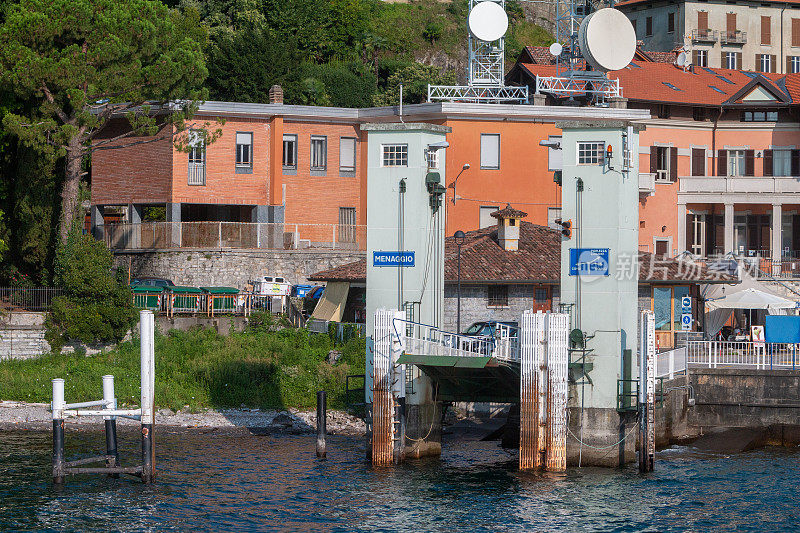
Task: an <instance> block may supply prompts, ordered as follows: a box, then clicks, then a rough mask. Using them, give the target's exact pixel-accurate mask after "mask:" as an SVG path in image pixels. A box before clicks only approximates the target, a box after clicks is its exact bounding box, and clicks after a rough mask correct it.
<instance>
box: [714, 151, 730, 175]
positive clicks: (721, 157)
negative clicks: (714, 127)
mask: <svg viewBox="0 0 800 533" xmlns="http://www.w3.org/2000/svg"><path fill="white" fill-rule="evenodd" d="M727 175H728V151H727V150H719V151H717V176H727Z"/></svg>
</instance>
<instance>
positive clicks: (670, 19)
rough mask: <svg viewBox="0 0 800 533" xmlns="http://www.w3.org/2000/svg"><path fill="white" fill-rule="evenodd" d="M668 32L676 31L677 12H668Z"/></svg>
mask: <svg viewBox="0 0 800 533" xmlns="http://www.w3.org/2000/svg"><path fill="white" fill-rule="evenodd" d="M667 33H675V13H667Z"/></svg>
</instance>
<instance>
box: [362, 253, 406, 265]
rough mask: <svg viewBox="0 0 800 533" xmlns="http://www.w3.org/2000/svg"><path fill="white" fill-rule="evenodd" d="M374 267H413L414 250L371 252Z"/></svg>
mask: <svg viewBox="0 0 800 533" xmlns="http://www.w3.org/2000/svg"><path fill="white" fill-rule="evenodd" d="M372 266H374V267H399V266H404V267H413V266H414V252H372Z"/></svg>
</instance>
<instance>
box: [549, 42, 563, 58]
mask: <svg viewBox="0 0 800 533" xmlns="http://www.w3.org/2000/svg"><path fill="white" fill-rule="evenodd" d="M563 51H564V47H563V46H561V44H560V43H553V44H551V45H550V55H552V56H555V57H558V56H560V55H561V52H563Z"/></svg>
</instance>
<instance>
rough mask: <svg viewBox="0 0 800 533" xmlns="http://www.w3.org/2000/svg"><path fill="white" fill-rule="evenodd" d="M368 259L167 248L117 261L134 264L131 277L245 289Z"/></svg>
mask: <svg viewBox="0 0 800 533" xmlns="http://www.w3.org/2000/svg"><path fill="white" fill-rule="evenodd" d="M363 258H364V252H358V251H352V250H351V251H336V250H313V251H307V250H294V251H259V250H229V251H219V250H206V251H202V250H201V251H178V250H163V251H155V252H145V253H119V254H117V255H115V257H114V261H115V264H116V265H118V266H121V267H123V268H128V267H129V266H130V270H131V277H136V276H157V277H165V278H169V279H171V280H172V281H173V282H174V283H175V284H176V285H191V286H225V287H236V288H242V287H243V286H244V284H245V282H247V280H250V279H253V278H255V277H257V276H259V275H260V276H265V275H272V276H283V277H285V278H287V279H288V280H289V281H290V282H291V283H305V282H307V281H308V276H310V275H311V274H314V273H316V272H319V271H321V270H326V269H329V268H333V267H336V266H339V265H343V264H345V263H351V262H353V261H358V260H359V259H363Z"/></svg>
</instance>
